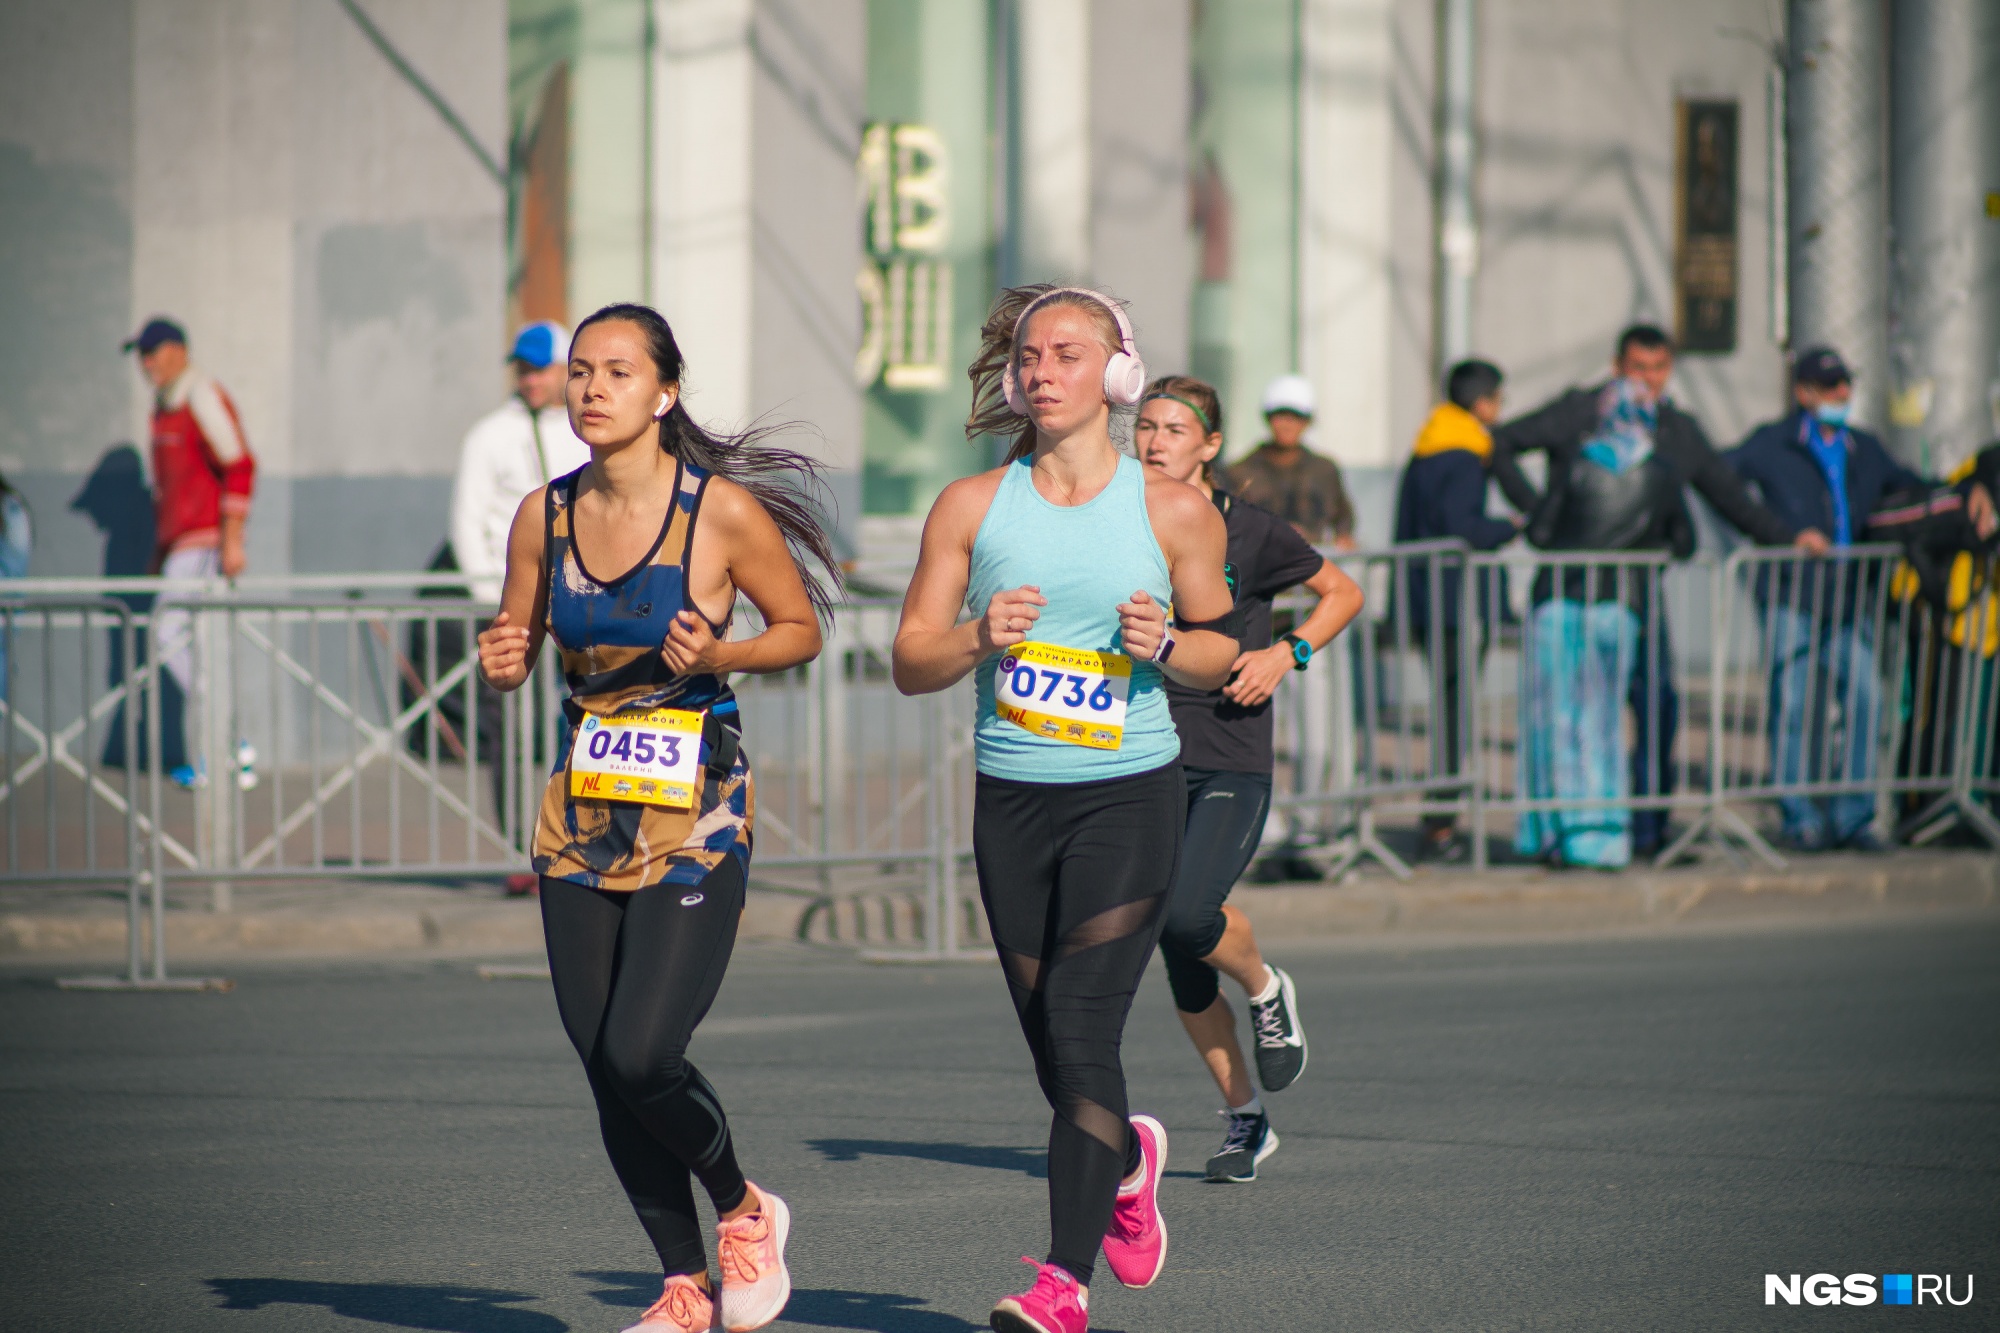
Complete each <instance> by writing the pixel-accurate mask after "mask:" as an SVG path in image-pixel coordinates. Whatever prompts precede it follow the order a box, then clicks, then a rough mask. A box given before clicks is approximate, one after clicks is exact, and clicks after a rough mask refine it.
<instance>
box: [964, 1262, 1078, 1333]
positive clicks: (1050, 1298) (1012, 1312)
mask: <svg viewBox="0 0 2000 1333" xmlns="http://www.w3.org/2000/svg"><path fill="white" fill-rule="evenodd" d="M1021 1262H1022V1263H1024V1264H1027V1265H1028V1266H1029V1267H1030V1268H1033V1269H1034V1270H1035V1285H1034V1286H1032V1287H1029V1288H1028V1289H1027V1290H1026V1291H1024V1292H1022V1293H1021V1294H1020V1295H1019V1296H1009V1297H1007V1298H1006V1299H1005V1300H1003V1301H1001V1302H1000V1303H999V1304H998V1305H996V1306H994V1307H993V1315H992V1317H991V1318H990V1319H989V1320H987V1322H988V1323H989V1324H991V1325H992V1326H993V1329H994V1333H1090V1310H1089V1308H1088V1307H1087V1306H1086V1305H1085V1304H1084V1294H1083V1288H1082V1287H1080V1286H1078V1285H1077V1282H1076V1279H1075V1278H1074V1277H1072V1276H1070V1274H1069V1272H1068V1270H1066V1269H1061V1268H1057V1267H1056V1266H1055V1265H1054V1264H1038V1263H1036V1262H1035V1261H1034V1260H1033V1259H1030V1258H1029V1257H1028V1256H1027V1255H1025V1254H1024V1255H1022V1256H1021Z"/></svg>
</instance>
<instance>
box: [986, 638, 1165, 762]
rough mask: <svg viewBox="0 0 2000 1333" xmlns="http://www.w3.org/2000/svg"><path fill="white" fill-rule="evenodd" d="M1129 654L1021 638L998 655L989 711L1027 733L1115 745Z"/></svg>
mask: <svg viewBox="0 0 2000 1333" xmlns="http://www.w3.org/2000/svg"><path fill="white" fill-rule="evenodd" d="M1131 690H1132V659H1131V658H1129V657H1127V656H1125V655H1124V654H1123V653H1113V652H1105V651H1102V650H1098V649H1084V648H1065V647H1062V646H1061V645H1058V644H1052V643H1023V644H1017V645H1016V646H1014V647H1012V648H1009V649H1008V650H1007V651H1006V652H1005V653H1003V654H1002V655H1001V657H1000V660H999V662H998V664H997V665H996V667H995V672H994V678H993V694H994V701H993V703H994V711H995V713H996V714H997V715H998V716H999V717H1000V718H1001V719H1002V720H1004V721H1007V722H1011V723H1013V724H1014V725H1015V726H1017V727H1020V728H1021V729H1022V730H1023V731H1026V732H1028V733H1030V734H1031V735H1035V736H1040V737H1042V738H1044V739H1046V740H1052V741H1060V742H1062V743H1064V744H1066V745H1081V746H1085V747H1087V748H1089V749H1094V750H1115V749H1117V748H1119V746H1120V745H1121V744H1122V743H1123V740H1124V734H1125V705H1126V701H1127V699H1128V698H1129V697H1130V695H1131Z"/></svg>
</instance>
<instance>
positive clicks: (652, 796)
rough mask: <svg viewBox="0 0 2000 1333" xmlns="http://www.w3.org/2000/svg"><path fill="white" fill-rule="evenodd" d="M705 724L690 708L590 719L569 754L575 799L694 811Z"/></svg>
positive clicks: (571, 790) (579, 730) (588, 716)
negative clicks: (662, 806)
mask: <svg viewBox="0 0 2000 1333" xmlns="http://www.w3.org/2000/svg"><path fill="white" fill-rule="evenodd" d="M701 721H702V715H701V714H700V713H698V712H689V711H688V710H687V709H684V708H655V709H653V710H652V711H650V712H646V713H628V714H625V715H623V716H619V717H599V716H598V715H597V714H595V713H587V714H585V715H584V719H583V725H582V726H580V727H578V728H577V731H576V744H575V745H573V746H571V747H570V753H569V794H570V795H571V796H584V797H588V798H590V799H592V800H597V801H636V802H638V803H640V804H642V805H673V806H683V807H685V806H691V805H693V804H694V795H695V790H696V788H697V787H698V786H699V785H700V780H701Z"/></svg>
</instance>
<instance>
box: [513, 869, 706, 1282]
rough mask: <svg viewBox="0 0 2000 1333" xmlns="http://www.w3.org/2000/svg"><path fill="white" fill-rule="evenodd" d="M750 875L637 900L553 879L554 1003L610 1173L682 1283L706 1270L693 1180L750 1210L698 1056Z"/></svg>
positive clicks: (663, 889) (545, 887)
mask: <svg viewBox="0 0 2000 1333" xmlns="http://www.w3.org/2000/svg"><path fill="white" fill-rule="evenodd" d="M743 888H744V884H743V870H742V867H741V866H740V865H739V864H738V863H737V862H736V860H735V859H734V858H733V857H732V858H728V859H725V860H724V861H723V862H722V863H721V864H720V865H718V866H717V867H716V868H715V869H714V870H711V871H710V872H709V873H708V875H707V876H706V877H705V878H704V879H703V880H702V881H701V883H700V884H698V885H695V886H693V887H690V886H688V885H686V884H653V885H649V886H648V887H646V888H643V889H638V890H634V891H630V892H619V893H614V892H611V891H610V890H606V889H593V888H588V887H585V886H584V885H581V884H572V883H570V882H569V881H568V880H563V879H550V878H548V877H546V876H544V877H543V879H542V929H543V933H544V934H545V935H546V936H547V941H548V950H549V973H550V976H551V977H552V978H553V979H554V981H555V991H556V1008H557V1010H558V1011H559V1012H560V1013H561V1015H562V1024H563V1029H564V1031H566V1032H567V1033H568V1034H569V1039H570V1043H571V1044H572V1045H574V1046H575V1047H576V1053H577V1054H578V1055H580V1056H582V1057H583V1072H584V1075H585V1077H586V1078H588V1079H589V1080H590V1093H591V1096H592V1097H594V1098H596V1100H597V1123H598V1128H599V1129H600V1130H601V1131H602V1132H603V1135H604V1148H605V1151H606V1152H607V1153H609V1154H610V1156H611V1169H612V1170H613V1171H615V1172H617V1173H618V1182H619V1184H621V1185H623V1186H624V1187H625V1194H626V1196H627V1197H628V1198H630V1199H631V1200H632V1209H633V1211H634V1212H636V1213H638V1214H639V1223H640V1225H641V1226H643V1227H645V1229H646V1235H647V1237H648V1238H649V1239H651V1241H652V1242H653V1248H654V1249H655V1250H657V1251H659V1255H660V1264H661V1266H662V1268H663V1269H664V1270H665V1272H666V1273H667V1274H668V1275H669V1276H671V1275H672V1274H675V1273H700V1272H704V1271H706V1269H707V1267H708V1251H707V1248H706V1247H705V1246H704V1245H703V1243H702V1232H701V1220H700V1218H699V1216H698V1215H697V1214H696V1212H695V1207H694V1189H693V1185H692V1183H691V1181H690V1176H695V1177H699V1178H700V1180H701V1183H702V1187H703V1188H704V1189H706V1190H707V1191H708V1196H709V1198H710V1199H711V1200H713V1201H714V1203H715V1207H716V1210H717V1211H718V1212H726V1211H728V1210H729V1209H731V1208H734V1207H735V1206H736V1205H737V1204H739V1203H741V1202H743V1195H744V1192H745V1188H746V1187H745V1185H744V1181H743V1172H742V1171H741V1169H739V1168H738V1167H737V1165H736V1149H735V1145H734V1143H733V1142H732V1141H731V1139H730V1136H729V1121H728V1120H727V1119H726V1118H725V1117H724V1115H723V1113H722V1102H721V1099H720V1098H718V1097H717V1096H716V1093H715V1089H714V1088H713V1087H711V1086H710V1085H709V1082H708V1080H707V1079H705V1078H703V1077H702V1076H701V1071H700V1070H698V1069H696V1068H695V1067H694V1066H693V1065H691V1064H689V1063H688V1060H687V1046H688V1039H689V1038H690V1037H691V1036H693V1035H694V1029H695V1025H696V1024H698V1023H700V1022H701V1020H702V1018H703V1017H704V1016H705V1015H706V1014H707V1013H708V1007H709V1005H711V1004H713V1003H714V1002H715V995H716V992H717V991H718V990H720V989H721V987H722V974H723V972H724V970H725V969H726V968H727V967H728V966H729V955H730V951H731V950H732V949H733V948H734V947H735V945H736V924H737V920H738V918H739V916H740V915H741V913H742V910H743Z"/></svg>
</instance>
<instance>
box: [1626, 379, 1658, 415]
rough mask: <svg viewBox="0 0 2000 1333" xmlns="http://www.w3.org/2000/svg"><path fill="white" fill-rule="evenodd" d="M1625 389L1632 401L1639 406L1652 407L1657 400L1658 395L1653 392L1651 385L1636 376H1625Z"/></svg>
mask: <svg viewBox="0 0 2000 1333" xmlns="http://www.w3.org/2000/svg"><path fill="white" fill-rule="evenodd" d="M1625 390H1626V392H1627V393H1629V394H1631V395H1632V401H1633V402H1635V403H1637V404H1638V405H1639V406H1640V407H1653V406H1656V405H1657V404H1658V402H1659V395H1657V394H1655V393H1654V392H1653V386H1652V385H1650V384H1648V383H1646V381H1644V380H1642V379H1639V378H1638V377H1637V376H1634V375H1627V376H1626V377H1625Z"/></svg>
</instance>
